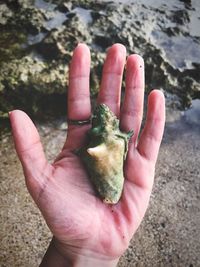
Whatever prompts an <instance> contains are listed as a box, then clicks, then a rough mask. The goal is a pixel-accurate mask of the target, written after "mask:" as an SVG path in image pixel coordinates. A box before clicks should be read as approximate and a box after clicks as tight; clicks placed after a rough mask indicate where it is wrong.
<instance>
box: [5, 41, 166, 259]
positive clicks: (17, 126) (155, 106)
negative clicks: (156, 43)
mask: <svg viewBox="0 0 200 267" xmlns="http://www.w3.org/2000/svg"><path fill="white" fill-rule="evenodd" d="M125 62H126V50H125V48H124V46H122V45H120V44H115V45H113V46H112V47H111V48H110V49H109V51H108V54H107V58H106V61H105V64H104V68H103V76H102V81H101V86H100V91H99V95H98V100H97V101H98V103H105V104H107V105H108V106H109V107H110V109H111V110H112V111H113V112H114V113H115V114H116V115H117V116H118V117H119V118H120V127H121V130H123V131H129V130H132V129H133V130H134V135H133V137H132V139H131V141H130V144H129V151H128V155H127V158H126V162H125V166H124V176H125V184H124V189H123V193H122V197H121V199H120V201H119V202H118V204H116V205H107V204H105V203H103V202H102V200H101V199H99V197H98V196H97V195H96V192H95V191H94V189H93V187H92V185H91V183H90V180H89V178H88V174H87V172H86V170H85V168H84V166H83V164H82V162H81V160H80V158H79V157H78V156H77V155H76V154H75V153H74V150H75V149H77V148H80V147H82V146H83V145H84V144H85V143H86V141H87V140H86V139H87V135H86V133H87V131H88V129H89V128H90V125H82V126H78V125H69V127H68V135H67V139H66V142H65V144H64V146H63V149H62V151H61V153H60V154H59V155H58V157H57V158H56V160H55V162H54V163H53V164H49V163H48V162H47V160H46V158H45V155H44V152H43V148H42V145H41V142H40V138H39V135H38V132H37V130H36V128H35V126H34V124H33V123H32V121H31V120H30V119H29V117H28V116H27V115H26V114H25V113H24V112H22V111H19V110H15V111H12V112H11V113H10V119H11V125H12V129H13V136H14V142H15V147H16V150H17V153H18V156H19V158H20V160H21V162H22V165H23V169H24V174H25V177H26V183H27V187H28V190H29V192H30V194H31V195H32V197H33V199H34V201H35V202H36V204H37V205H38V207H39V209H40V210H41V212H42V214H43V216H44V218H45V220H46V222H47V224H48V226H49V228H50V230H51V232H52V233H53V235H54V238H55V240H56V242H57V244H58V247H59V249H60V250H61V252H62V253H63V254H65V253H66V255H67V254H74V255H89V256H91V257H96V258H98V257H99V258H102V259H108V260H112V259H117V258H119V257H120V256H121V254H122V253H123V252H124V250H125V249H126V248H127V246H128V244H129V241H130V239H131V237H132V236H133V234H134V232H135V231H136V229H137V227H138V226H139V224H140V222H141V220H142V218H143V216H144V213H145V211H146V209H147V206H148V202H149V197H150V193H151V190H152V185H153V178H154V168H155V163H156V159H157V154H158V150H159V146H160V142H161V139H162V135H163V128H164V120H165V111H164V97H163V94H162V93H161V92H160V91H158V90H154V91H152V92H151V94H150V95H149V98H148V112H147V119H146V123H145V127H144V129H143V131H142V133H141V136H140V139H139V140H138V134H139V131H140V127H141V120H142V114H143V98H144V63H143V60H142V58H141V57H140V56H138V55H130V56H129V57H128V59H127V62H126V88H125V97H124V102H123V104H122V107H121V109H120V97H121V82H122V75H123V71H124V66H125ZM89 73H90V51H89V49H88V47H87V46H86V45H84V44H80V45H78V46H77V47H76V49H75V50H74V54H73V57H72V61H71V65H70V73H69V90H68V118H70V119H71V120H86V119H88V118H89V117H90V116H91V105H90V95H89Z"/></svg>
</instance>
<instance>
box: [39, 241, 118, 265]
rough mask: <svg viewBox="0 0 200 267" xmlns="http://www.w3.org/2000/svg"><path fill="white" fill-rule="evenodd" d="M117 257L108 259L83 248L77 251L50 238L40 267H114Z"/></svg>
mask: <svg viewBox="0 0 200 267" xmlns="http://www.w3.org/2000/svg"><path fill="white" fill-rule="evenodd" d="M117 263H118V259H110V258H107V257H103V256H99V255H97V254H94V253H92V255H91V253H89V252H87V251H86V250H85V249H83V250H82V251H79V253H77V252H76V251H75V250H73V249H66V248H63V247H62V245H61V244H60V242H58V241H57V240H56V239H55V238H53V239H52V241H51V243H50V245H49V247H48V249H47V252H46V254H45V256H44V258H43V260H42V263H41V265H40V267H55V266H56V267H85V266H87V267H94V266H95V267H102V266H104V267H116V266H117Z"/></svg>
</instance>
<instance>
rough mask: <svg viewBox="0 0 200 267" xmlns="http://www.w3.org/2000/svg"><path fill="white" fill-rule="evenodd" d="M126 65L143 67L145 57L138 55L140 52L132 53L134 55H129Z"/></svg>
mask: <svg viewBox="0 0 200 267" xmlns="http://www.w3.org/2000/svg"><path fill="white" fill-rule="evenodd" d="M126 67H131V68H135V67H139V68H142V67H144V59H143V57H142V56H140V55H138V54H132V55H130V56H128V58H127V63H126Z"/></svg>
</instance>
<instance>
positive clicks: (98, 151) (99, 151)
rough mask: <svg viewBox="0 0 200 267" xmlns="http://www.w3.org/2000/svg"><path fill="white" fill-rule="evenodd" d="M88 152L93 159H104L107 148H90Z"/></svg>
mask: <svg viewBox="0 0 200 267" xmlns="http://www.w3.org/2000/svg"><path fill="white" fill-rule="evenodd" d="M87 152H88V154H89V155H90V156H92V157H103V156H104V155H105V153H106V152H107V148H106V146H105V144H101V145H99V146H95V147H91V148H88V149H87Z"/></svg>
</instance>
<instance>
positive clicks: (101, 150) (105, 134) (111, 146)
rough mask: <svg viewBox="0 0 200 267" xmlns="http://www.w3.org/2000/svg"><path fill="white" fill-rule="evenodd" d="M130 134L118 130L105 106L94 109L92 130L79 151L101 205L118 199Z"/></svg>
mask: <svg viewBox="0 0 200 267" xmlns="http://www.w3.org/2000/svg"><path fill="white" fill-rule="evenodd" d="M132 134H133V132H132V131H131V132H128V133H124V132H121V131H120V129H119V120H118V119H117V117H116V116H115V115H114V114H113V112H112V111H111V110H110V109H109V108H108V106H106V105H105V104H100V105H98V106H97V107H96V109H95V111H94V114H93V117H92V128H91V129H90V130H89V131H88V137H89V144H88V145H87V146H86V147H83V148H82V149H81V153H80V155H81V158H82V160H83V162H84V164H85V166H86V168H87V170H88V173H89V176H90V179H91V181H92V183H93V184H94V187H95V188H96V190H97V192H98V193H99V195H100V197H101V198H102V199H103V201H104V202H105V203H110V204H115V203H117V202H118V201H119V199H120V197H121V193H122V189H123V184H124V175H123V164H124V160H125V158H126V154H127V150H128V140H129V139H130V137H131V136H132Z"/></svg>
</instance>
